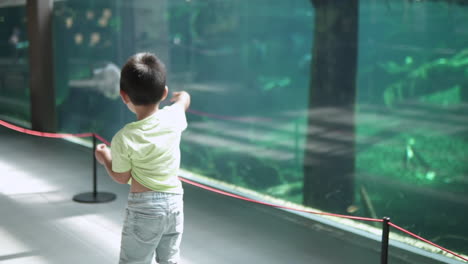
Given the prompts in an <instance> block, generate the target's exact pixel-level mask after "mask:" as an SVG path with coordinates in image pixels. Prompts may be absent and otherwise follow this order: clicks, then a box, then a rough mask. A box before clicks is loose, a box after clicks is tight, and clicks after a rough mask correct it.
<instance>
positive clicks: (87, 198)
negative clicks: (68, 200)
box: [73, 192, 116, 203]
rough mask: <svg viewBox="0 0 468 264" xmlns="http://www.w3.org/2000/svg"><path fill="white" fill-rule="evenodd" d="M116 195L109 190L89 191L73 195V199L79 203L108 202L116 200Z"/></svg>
mask: <svg viewBox="0 0 468 264" xmlns="http://www.w3.org/2000/svg"><path fill="white" fill-rule="evenodd" d="M115 198H116V196H115V194H113V193H108V192H97V193H93V192H87V193H80V194H77V195H75V196H73V201H75V202H79V203H106V202H110V201H113V200H115Z"/></svg>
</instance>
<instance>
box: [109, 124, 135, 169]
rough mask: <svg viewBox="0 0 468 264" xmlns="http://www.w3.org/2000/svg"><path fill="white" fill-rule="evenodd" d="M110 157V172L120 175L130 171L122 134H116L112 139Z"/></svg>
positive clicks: (130, 166)
mask: <svg viewBox="0 0 468 264" xmlns="http://www.w3.org/2000/svg"><path fill="white" fill-rule="evenodd" d="M111 155H112V170H113V171H114V172H118V173H122V172H127V171H130V170H131V168H132V165H131V162H130V157H129V153H128V149H127V148H126V146H125V144H124V142H123V139H122V134H120V133H117V134H116V135H115V136H114V138H112V143H111Z"/></svg>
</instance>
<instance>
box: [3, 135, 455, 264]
mask: <svg viewBox="0 0 468 264" xmlns="http://www.w3.org/2000/svg"><path fill="white" fill-rule="evenodd" d="M98 168H99V169H98V190H99V191H105V192H112V193H115V194H116V195H117V199H116V200H115V201H113V202H109V203H102V204H82V203H76V202H73V201H72V197H73V196H74V195H76V194H79V193H83V192H88V191H91V188H92V153H91V150H90V149H87V148H85V147H82V146H79V145H75V144H72V143H70V142H66V141H64V140H60V139H45V138H38V137H33V136H27V135H23V134H20V133H18V132H14V131H11V130H8V129H6V128H3V127H0V179H1V184H0V208H1V215H0V245H1V246H0V262H1V263H5V264H7V263H8V264H13V263H21V264H29V263H31V264H32V263H34V264H43V263H60V264H63V263H68V264H74V263H77V264H78V263H80V264H82V263H86V264H94V263H96V264H97V263H99V264H106V263H117V261H118V254H119V243H120V231H121V224H122V220H123V210H124V208H125V204H126V197H127V192H128V186H126V185H119V184H117V183H114V182H113V181H112V180H111V179H110V178H109V177H108V176H107V175H106V173H105V171H104V170H103V169H102V168H101V167H100V166H99V167H98ZM184 188H185V217H186V219H185V222H186V225H185V234H184V239H183V242H182V260H183V262H182V263H184V264H214V263H216V264H231V263H232V264H234V263H236V264H238V263H247V264H250V263H255V264H262V263H265V264H276V263H277V264H289V263H292V264H300V263H320V264H333V263H340V264H342V263H359V264H363V263H380V253H379V250H380V244H379V243H378V241H375V240H372V239H368V238H364V237H359V236H357V235H355V234H351V233H347V232H346V231H343V230H337V229H335V228H332V227H328V226H326V225H323V224H320V223H317V222H314V221H312V220H310V219H306V218H303V217H300V216H297V215H292V214H290V213H288V212H285V211H282V210H278V209H275V208H268V207H265V206H261V205H255V204H251V203H247V202H244V201H239V200H236V199H234V198H229V197H224V196H221V195H219V194H214V193H210V192H208V191H205V190H202V189H199V188H197V187H193V186H190V185H187V184H184ZM388 263H391V264H410V263H411V264H415V263H424V264H429V263H461V262H452V261H450V262H448V261H447V262H445V261H437V260H434V259H429V258H427V257H422V256H417V255H416V256H415V255H414V254H412V253H407V252H404V251H402V250H396V249H395V250H393V249H391V251H390V259H389V262H388Z"/></svg>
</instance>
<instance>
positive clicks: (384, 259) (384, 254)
mask: <svg viewBox="0 0 468 264" xmlns="http://www.w3.org/2000/svg"><path fill="white" fill-rule="evenodd" d="M389 222H390V217H384V218H383V222H382V251H381V253H380V263H381V264H387V263H388V236H389V233H390V228H389V224H388V223H389Z"/></svg>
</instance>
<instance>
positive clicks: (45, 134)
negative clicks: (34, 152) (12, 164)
mask: <svg viewBox="0 0 468 264" xmlns="http://www.w3.org/2000/svg"><path fill="white" fill-rule="evenodd" d="M0 125H2V126H4V127H6V128H9V129H11V130H15V131H18V132H21V133H24V134H28V135H32V136H37V137H47V138H68V137H78V138H84V137H93V136H95V137H96V138H97V139H99V140H100V141H102V142H103V143H104V144H106V145H110V143H109V142H108V141H107V140H105V139H104V138H103V137H101V136H99V135H98V134H94V133H81V134H68V133H48V132H40V131H34V130H31V129H27V128H23V127H19V126H15V125H12V124H10V123H7V122H5V121H3V120H0Z"/></svg>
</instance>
